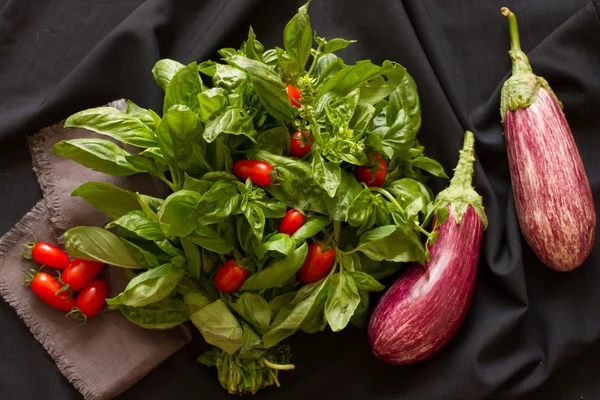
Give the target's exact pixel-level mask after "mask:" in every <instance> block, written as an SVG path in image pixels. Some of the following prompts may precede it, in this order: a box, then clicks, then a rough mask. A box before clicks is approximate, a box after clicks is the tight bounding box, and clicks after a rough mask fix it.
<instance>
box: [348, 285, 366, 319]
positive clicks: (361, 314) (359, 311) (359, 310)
mask: <svg viewBox="0 0 600 400" xmlns="http://www.w3.org/2000/svg"><path fill="white" fill-rule="evenodd" d="M358 293H359V295H360V303H358V306H357V307H356V310H354V314H353V315H352V318H350V325H352V326H355V327H357V328H364V327H365V325H366V324H367V317H368V316H369V292H367V291H366V290H360V289H359V290H358Z"/></svg>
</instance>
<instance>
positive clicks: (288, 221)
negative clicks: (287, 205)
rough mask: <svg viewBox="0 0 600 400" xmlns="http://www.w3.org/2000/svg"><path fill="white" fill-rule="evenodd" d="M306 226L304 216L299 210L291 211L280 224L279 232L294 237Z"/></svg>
mask: <svg viewBox="0 0 600 400" xmlns="http://www.w3.org/2000/svg"><path fill="white" fill-rule="evenodd" d="M302 225H304V215H302V213H301V212H300V211H298V210H289V211H288V212H287V213H285V215H284V216H283V218H282V219H281V222H280V223H279V232H280V233H285V234H288V235H290V236H292V235H293V234H294V233H296V231H297V230H298V229H300V228H301V227H302Z"/></svg>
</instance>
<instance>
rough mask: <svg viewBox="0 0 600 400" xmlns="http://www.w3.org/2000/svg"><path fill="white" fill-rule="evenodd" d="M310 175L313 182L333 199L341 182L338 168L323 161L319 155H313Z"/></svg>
mask: <svg viewBox="0 0 600 400" xmlns="http://www.w3.org/2000/svg"><path fill="white" fill-rule="evenodd" d="M312 173H313V177H314V179H315V181H316V182H317V183H318V184H319V186H321V187H322V188H323V189H324V190H325V192H327V194H328V195H329V197H334V196H335V193H336V191H337V188H338V186H339V185H340V182H341V180H342V170H341V169H340V166H339V165H337V164H335V163H333V162H331V161H325V160H324V159H323V157H322V156H321V154H320V153H315V155H314V157H313V160H312Z"/></svg>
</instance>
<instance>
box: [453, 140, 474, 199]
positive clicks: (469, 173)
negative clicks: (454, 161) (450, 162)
mask: <svg viewBox="0 0 600 400" xmlns="http://www.w3.org/2000/svg"><path fill="white" fill-rule="evenodd" d="M474 161H475V136H474V135H473V132H471V131H466V132H465V141H464V145H463V148H462V150H460V156H459V158H458V165H457V166H456V168H455V169H454V176H453V177H452V179H451V180H450V187H461V188H470V187H472V183H473V171H474V169H473V162H474Z"/></svg>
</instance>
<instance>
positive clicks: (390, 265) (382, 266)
mask: <svg viewBox="0 0 600 400" xmlns="http://www.w3.org/2000/svg"><path fill="white" fill-rule="evenodd" d="M403 265H404V264H401V263H397V262H390V261H375V260H371V259H370V258H368V257H367V256H365V255H364V254H361V255H360V264H359V266H358V267H357V268H356V269H357V270H360V271H363V272H365V273H367V274H369V275H370V276H372V277H373V278H374V279H379V280H381V279H385V278H387V277H390V276H393V275H396V274H397V273H398V271H399V270H400V269H401V268H402V266H403Z"/></svg>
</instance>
